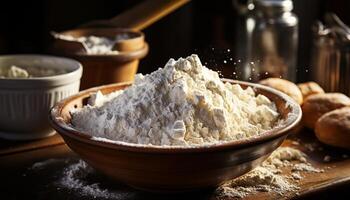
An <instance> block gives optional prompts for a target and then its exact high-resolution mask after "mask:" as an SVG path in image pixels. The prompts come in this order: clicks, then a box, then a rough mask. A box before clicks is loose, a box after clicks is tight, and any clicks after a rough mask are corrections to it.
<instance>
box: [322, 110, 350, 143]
mask: <svg viewBox="0 0 350 200" xmlns="http://www.w3.org/2000/svg"><path fill="white" fill-rule="evenodd" d="M315 133H316V137H317V138H318V139H319V140H320V141H321V142H323V143H325V144H328V145H331V146H336V147H341V148H346V149H350V107H344V108H340V109H336V110H333V111H331V112H328V113H326V114H324V115H322V117H321V118H320V119H318V120H317V122H316V127H315Z"/></svg>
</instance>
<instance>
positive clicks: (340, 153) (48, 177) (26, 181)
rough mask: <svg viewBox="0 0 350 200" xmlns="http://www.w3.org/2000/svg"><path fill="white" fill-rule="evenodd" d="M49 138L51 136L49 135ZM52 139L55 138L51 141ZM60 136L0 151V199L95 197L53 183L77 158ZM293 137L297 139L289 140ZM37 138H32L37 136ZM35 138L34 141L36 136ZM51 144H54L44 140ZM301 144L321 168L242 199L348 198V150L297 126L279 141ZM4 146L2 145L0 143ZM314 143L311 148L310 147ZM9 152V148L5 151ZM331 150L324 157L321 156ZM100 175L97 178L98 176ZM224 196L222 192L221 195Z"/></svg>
mask: <svg viewBox="0 0 350 200" xmlns="http://www.w3.org/2000/svg"><path fill="white" fill-rule="evenodd" d="M51 140H52V141H54V142H52V141H51ZM57 141H58V143H57ZM60 141H61V139H60V138H59V136H55V137H53V138H51V139H45V140H43V141H42V142H43V144H41V145H38V144H36V143H35V145H32V147H33V148H32V149H30V148H28V146H29V145H28V144H24V147H25V148H24V147H20V145H19V144H17V145H19V146H17V147H16V148H15V149H20V150H19V151H12V152H10V153H6V154H2V155H0V177H1V179H0V180H1V181H0V195H1V197H2V198H1V199H96V198H94V197H93V196H86V195H83V194H80V193H79V192H77V191H72V190H69V189H67V188H61V187H59V186H58V185H57V184H56V182H57V180H58V179H59V178H60V177H61V176H62V171H63V169H64V168H65V167H67V165H68V164H70V163H74V162H78V160H79V158H78V156H77V155H76V154H75V153H73V152H71V151H70V149H69V148H68V147H67V146H66V145H64V144H60ZM293 141H297V142H298V143H299V145H297V144H296V143H295V142H293ZM37 142H38V141H37ZM38 143H40V142H38ZM48 144H54V145H48ZM283 145H285V146H293V147H295V148H298V149H301V150H302V151H304V152H305V153H306V154H307V155H308V156H309V161H310V162H311V163H312V164H313V166H315V167H317V168H320V169H324V170H325V172H323V173H301V174H302V175H303V176H304V178H303V179H302V180H301V181H299V182H295V184H296V185H298V186H299V187H300V188H301V189H300V190H299V191H298V192H293V193H287V194H285V195H284V196H279V195H277V194H275V193H274V192H270V193H266V192H261V193H256V194H254V195H251V196H248V197H247V198H246V199H349V198H350V191H349V189H350V158H348V157H347V156H349V154H350V152H349V151H344V150H340V149H334V148H330V147H326V146H324V145H322V144H320V143H318V142H317V141H316V140H315V138H314V137H313V134H312V133H310V132H308V131H303V132H301V133H299V134H298V135H295V136H292V137H290V139H288V140H286V141H285V143H284V144H283ZM3 147H5V149H9V146H6V145H5V146H4V145H2V146H1V148H3ZM312 149H314V150H313V151H311V150H312ZM7 152H9V151H7ZM326 155H329V156H331V160H330V161H329V162H325V161H324V160H323V159H324V157H325V156H326ZM48 159H51V160H52V162H51V163H50V164H48V165H47V166H44V167H43V168H39V170H38V169H37V170H33V168H32V166H33V164H34V163H37V162H42V161H45V160H48ZM101 180H103V181H101ZM90 181H92V182H91V183H95V182H96V183H100V185H101V187H102V186H103V187H102V188H103V189H108V190H111V191H114V192H119V191H120V192H122V193H123V194H124V193H127V194H128V195H121V196H120V199H217V197H216V196H215V195H214V192H213V190H203V191H195V192H193V193H186V194H176V195H175V194H172V195H167V194H150V193H144V192H140V191H137V190H135V189H132V188H129V187H127V186H124V185H120V184H117V183H115V182H111V181H110V180H108V179H106V177H103V176H102V175H99V174H96V175H94V177H93V178H92V179H91V180H90ZM226 199H227V198H226Z"/></svg>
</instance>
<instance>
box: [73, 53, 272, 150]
mask: <svg viewBox="0 0 350 200" xmlns="http://www.w3.org/2000/svg"><path fill="white" fill-rule="evenodd" d="M71 113H72V124H73V126H74V127H75V128H77V129H79V130H81V131H83V132H85V133H86V134H91V136H94V137H100V138H106V139H110V140H114V141H121V142H128V143H136V144H144V145H162V146H164V145H171V146H179V145H180V146H183V145H202V144H213V143H217V142H222V141H232V140H239V139H244V138H247V137H251V136H255V135H258V134H261V133H262V132H264V131H267V130H270V129H272V128H273V126H274V125H275V123H276V121H277V119H278V117H279V114H278V112H277V111H276V107H275V104H274V103H273V102H271V101H270V100H269V99H268V98H267V97H266V96H263V95H260V94H258V95H256V94H255V92H254V90H253V88H251V87H247V88H246V89H243V88H242V87H241V86H240V85H238V84H231V83H227V82H226V83H224V82H223V81H222V80H221V79H220V78H219V75H218V73H217V72H214V71H212V70H210V69H208V68H206V67H205V66H203V65H202V64H201V62H200V60H199V58H198V56H197V55H191V56H189V57H187V58H185V59H183V58H180V59H178V60H177V61H175V60H174V59H170V60H169V61H168V63H167V64H166V65H165V67H164V68H160V69H158V70H157V71H154V72H153V73H151V74H148V75H142V74H138V75H136V77H135V82H134V83H133V84H132V85H131V86H130V87H128V88H126V89H125V90H123V91H117V92H116V93H111V94H107V95H103V94H102V93H98V94H94V95H93V98H92V100H90V103H89V105H87V106H84V107H83V108H80V109H76V110H73V111H71Z"/></svg>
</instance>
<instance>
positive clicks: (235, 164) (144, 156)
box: [50, 79, 301, 192]
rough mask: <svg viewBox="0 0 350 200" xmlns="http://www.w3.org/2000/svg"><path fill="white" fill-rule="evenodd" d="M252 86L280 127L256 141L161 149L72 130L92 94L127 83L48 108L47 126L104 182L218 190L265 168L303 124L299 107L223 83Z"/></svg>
mask: <svg viewBox="0 0 350 200" xmlns="http://www.w3.org/2000/svg"><path fill="white" fill-rule="evenodd" d="M224 81H226V82H231V83H237V84H240V85H241V86H242V87H243V88H246V87H247V86H251V87H252V88H253V89H254V90H255V91H256V93H257V94H263V95H265V96H267V97H268V98H269V99H270V100H272V101H273V102H275V104H276V107H277V110H278V112H279V113H280V115H281V118H282V119H283V122H282V123H280V124H279V126H276V127H275V128H273V129H272V130H270V131H267V132H264V133H262V134H261V135H259V136H258V137H251V138H248V139H244V140H238V141H232V142H227V143H222V144H213V145H210V146H197V147H160V146H146V145H137V146H135V144H128V143H120V144H119V143H112V142H108V141H96V140H93V139H92V138H91V136H89V135H87V134H84V133H82V132H80V131H78V130H76V129H75V128H74V127H73V126H71V124H70V119H71V115H70V112H69V111H70V110H72V109H74V108H77V107H82V106H83V105H85V104H86V102H87V100H88V98H89V96H90V94H91V93H92V92H96V91H98V90H101V92H102V93H104V94H106V93H110V92H112V91H116V90H121V89H124V88H126V87H128V86H129V85H130V83H120V84H112V85H106V86H102V87H96V88H92V89H89V90H86V91H82V92H80V93H79V94H77V95H74V96H71V97H69V98H67V99H65V100H63V101H61V102H59V103H58V104H56V106H55V107H53V108H52V110H51V114H50V121H51V124H52V126H53V128H54V129H56V130H57V132H58V133H59V134H61V136H62V137H63V139H64V140H65V141H66V143H67V145H68V146H69V147H70V148H71V149H72V150H73V151H75V152H76V153H77V154H78V155H79V156H80V157H81V158H82V159H83V160H85V161H86V162H87V163H88V164H89V165H91V166H92V167H93V168H95V169H96V170H98V171H100V172H101V173H103V174H105V175H107V176H108V177H110V178H112V179H114V180H116V181H120V182H123V183H125V184H127V185H130V186H132V187H135V188H139V189H142V190H147V191H157V192H183V191H188V190H194V189H199V188H209V187H216V186H218V185H220V184H222V183H223V182H225V181H227V180H230V179H233V178H236V177H238V176H240V175H242V174H244V173H246V172H248V171H250V170H251V169H253V168H254V167H256V166H257V165H259V164H260V163H261V162H263V161H264V160H265V159H266V158H267V157H268V156H269V155H270V154H271V152H272V151H274V150H275V149H276V148H277V147H278V146H279V145H280V144H281V143H282V142H283V140H284V139H285V138H286V137H287V135H288V133H289V132H290V131H291V130H292V129H293V127H295V126H296V125H297V124H298V123H299V121H300V119H301V109H300V106H299V105H298V104H297V103H295V102H294V101H293V100H292V99H291V98H290V97H288V96H287V95H285V94H283V93H281V92H279V91H277V90H274V89H272V88H269V87H266V86H263V85H259V84H253V83H247V82H240V81H232V80H227V79H224Z"/></svg>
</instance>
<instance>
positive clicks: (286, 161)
mask: <svg viewBox="0 0 350 200" xmlns="http://www.w3.org/2000/svg"><path fill="white" fill-rule="evenodd" d="M284 167H289V168H290V170H289V171H287V172H284V173H282V170H281V169H282V168H284ZM299 172H306V173H307V172H309V173H319V172H323V170H320V169H317V168H314V167H313V166H312V165H311V164H310V163H308V162H307V159H306V155H305V154H304V153H302V152H301V151H299V150H297V149H293V148H290V147H280V148H278V149H277V150H276V151H274V152H273V153H272V154H271V156H270V157H269V158H268V159H266V160H265V161H264V162H263V163H262V164H261V166H259V167H257V168H255V169H254V170H252V171H251V172H249V173H247V174H245V175H243V176H241V177H239V178H237V179H234V180H232V181H229V182H227V183H225V184H224V185H222V186H221V187H219V188H218V189H217V190H216V193H217V195H218V197H219V198H243V197H245V196H247V195H251V194H254V193H256V192H259V191H261V192H272V191H273V192H275V193H277V194H278V195H283V194H285V193H286V192H291V191H297V190H298V187H297V186H296V185H295V184H294V183H292V182H291V181H290V179H292V180H294V181H299V180H300V179H302V175H301V174H300V173H299Z"/></svg>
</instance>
